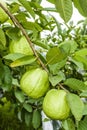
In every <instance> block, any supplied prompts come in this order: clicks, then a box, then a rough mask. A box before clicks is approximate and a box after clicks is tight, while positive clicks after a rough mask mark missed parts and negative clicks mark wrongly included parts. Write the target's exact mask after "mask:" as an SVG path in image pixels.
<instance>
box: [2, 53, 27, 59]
mask: <svg viewBox="0 0 87 130" xmlns="http://www.w3.org/2000/svg"><path fill="white" fill-rule="evenodd" d="M24 56H25V55H24V54H21V53H11V54H8V55H6V56H4V57H3V58H4V59H7V60H12V61H15V60H17V59H19V58H22V57H24Z"/></svg>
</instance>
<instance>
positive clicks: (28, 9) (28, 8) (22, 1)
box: [18, 0, 35, 18]
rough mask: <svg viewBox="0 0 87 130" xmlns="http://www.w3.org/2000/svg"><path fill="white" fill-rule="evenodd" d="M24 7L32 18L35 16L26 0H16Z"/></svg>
mask: <svg viewBox="0 0 87 130" xmlns="http://www.w3.org/2000/svg"><path fill="white" fill-rule="evenodd" d="M18 1H19V2H20V3H21V4H22V5H23V6H24V7H25V9H26V10H27V11H28V12H29V13H30V14H31V16H32V17H33V18H34V17H35V13H34V11H33V9H32V8H31V6H30V3H29V2H28V1H26V0H18Z"/></svg>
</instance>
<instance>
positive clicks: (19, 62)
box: [10, 56, 36, 67]
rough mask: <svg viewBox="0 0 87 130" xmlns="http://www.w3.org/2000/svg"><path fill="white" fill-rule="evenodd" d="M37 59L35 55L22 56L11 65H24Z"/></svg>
mask: <svg viewBox="0 0 87 130" xmlns="http://www.w3.org/2000/svg"><path fill="white" fill-rule="evenodd" d="M35 60H36V57H34V56H24V57H22V58H19V59H17V60H15V61H13V62H12V63H11V64H10V66H11V67H17V66H22V65H28V64H31V63H33V62H34V61H35Z"/></svg>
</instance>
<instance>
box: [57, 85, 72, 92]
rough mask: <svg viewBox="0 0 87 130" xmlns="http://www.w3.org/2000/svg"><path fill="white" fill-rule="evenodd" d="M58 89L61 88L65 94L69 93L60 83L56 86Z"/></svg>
mask: <svg viewBox="0 0 87 130" xmlns="http://www.w3.org/2000/svg"><path fill="white" fill-rule="evenodd" d="M58 85H59V87H60V88H62V89H63V90H65V91H66V92H67V93H69V91H68V90H67V89H65V88H64V87H63V86H62V85H61V84H60V83H59V84H58Z"/></svg>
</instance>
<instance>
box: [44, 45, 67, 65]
mask: <svg viewBox="0 0 87 130" xmlns="http://www.w3.org/2000/svg"><path fill="white" fill-rule="evenodd" d="M64 58H65V53H64V52H62V51H61V50H60V49H59V48H58V47H53V48H51V49H49V51H48V53H47V55H46V59H47V62H48V63H47V64H55V63H57V62H60V61H62V60H64Z"/></svg>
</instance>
